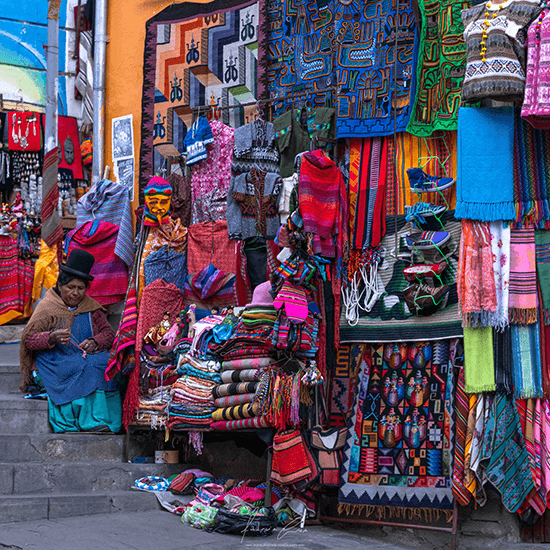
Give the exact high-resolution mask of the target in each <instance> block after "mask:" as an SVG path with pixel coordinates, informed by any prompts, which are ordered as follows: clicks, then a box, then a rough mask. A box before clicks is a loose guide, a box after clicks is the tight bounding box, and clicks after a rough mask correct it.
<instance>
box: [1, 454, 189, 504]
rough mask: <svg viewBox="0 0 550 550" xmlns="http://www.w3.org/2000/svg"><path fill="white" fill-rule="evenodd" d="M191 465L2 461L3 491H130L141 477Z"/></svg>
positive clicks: (17, 492) (63, 492)
mask: <svg viewBox="0 0 550 550" xmlns="http://www.w3.org/2000/svg"><path fill="white" fill-rule="evenodd" d="M189 467H192V466H186V465H184V464H130V463H124V462H103V463H101V462H99V463H96V462H67V463H61V462H60V463H42V464H33V463H26V464H25V463H23V464H6V463H0V495H41V494H42V495H43V494H48V493H59V494H72V493H110V492H113V491H127V490H129V489H131V488H132V487H133V486H134V482H135V480H136V479H139V478H140V477H144V476H162V477H169V476H171V475H173V474H179V473H181V472H183V471H184V470H186V469H187V468H189ZM2 498H3V497H2ZM0 500H1V499H0Z"/></svg>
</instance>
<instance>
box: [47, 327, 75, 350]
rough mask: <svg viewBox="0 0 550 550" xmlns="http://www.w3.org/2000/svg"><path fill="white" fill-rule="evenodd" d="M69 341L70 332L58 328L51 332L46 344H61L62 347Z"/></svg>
mask: <svg viewBox="0 0 550 550" xmlns="http://www.w3.org/2000/svg"><path fill="white" fill-rule="evenodd" d="M70 339H71V332H70V331H69V330H68V329H66V328H60V329H57V330H52V331H51V332H50V336H49V338H48V343H49V344H50V345H53V344H63V345H64V346H66V345H68V343H69V340H70Z"/></svg>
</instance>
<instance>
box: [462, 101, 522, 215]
mask: <svg viewBox="0 0 550 550" xmlns="http://www.w3.org/2000/svg"><path fill="white" fill-rule="evenodd" d="M480 143H482V144H483V147H480V146H479V144H480ZM513 151H514V112H513V108H512V107H490V108H489V107H483V108H472V107H461V108H460V110H459V113H458V164H457V179H456V181H457V183H456V186H457V188H456V194H457V202H456V210H455V216H456V217H457V218H463V219H470V220H479V221H485V222H493V221H502V220H504V221H509V220H514V219H515V218H516V212H515V208H514V173H513ZM480 181H483V185H479V182H480Z"/></svg>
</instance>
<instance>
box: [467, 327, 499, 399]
mask: <svg viewBox="0 0 550 550" xmlns="http://www.w3.org/2000/svg"><path fill="white" fill-rule="evenodd" d="M464 375H465V381H466V383H465V390H466V392H467V393H480V392H484V391H495V367H494V357H493V329H492V328H491V327H483V328H470V327H464Z"/></svg>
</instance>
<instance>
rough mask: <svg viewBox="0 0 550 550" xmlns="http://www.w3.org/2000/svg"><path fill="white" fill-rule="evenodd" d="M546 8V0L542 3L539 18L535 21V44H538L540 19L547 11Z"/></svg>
mask: <svg viewBox="0 0 550 550" xmlns="http://www.w3.org/2000/svg"><path fill="white" fill-rule="evenodd" d="M547 9H548V5H547V4H546V1H544V2H543V3H542V10H541V12H540V15H539V19H538V21H537V26H536V28H535V35H536V42H537V44H540V27H541V25H542V20H543V19H544V18H545V17H546V14H547V13H548V12H547V11H546V10H547Z"/></svg>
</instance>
